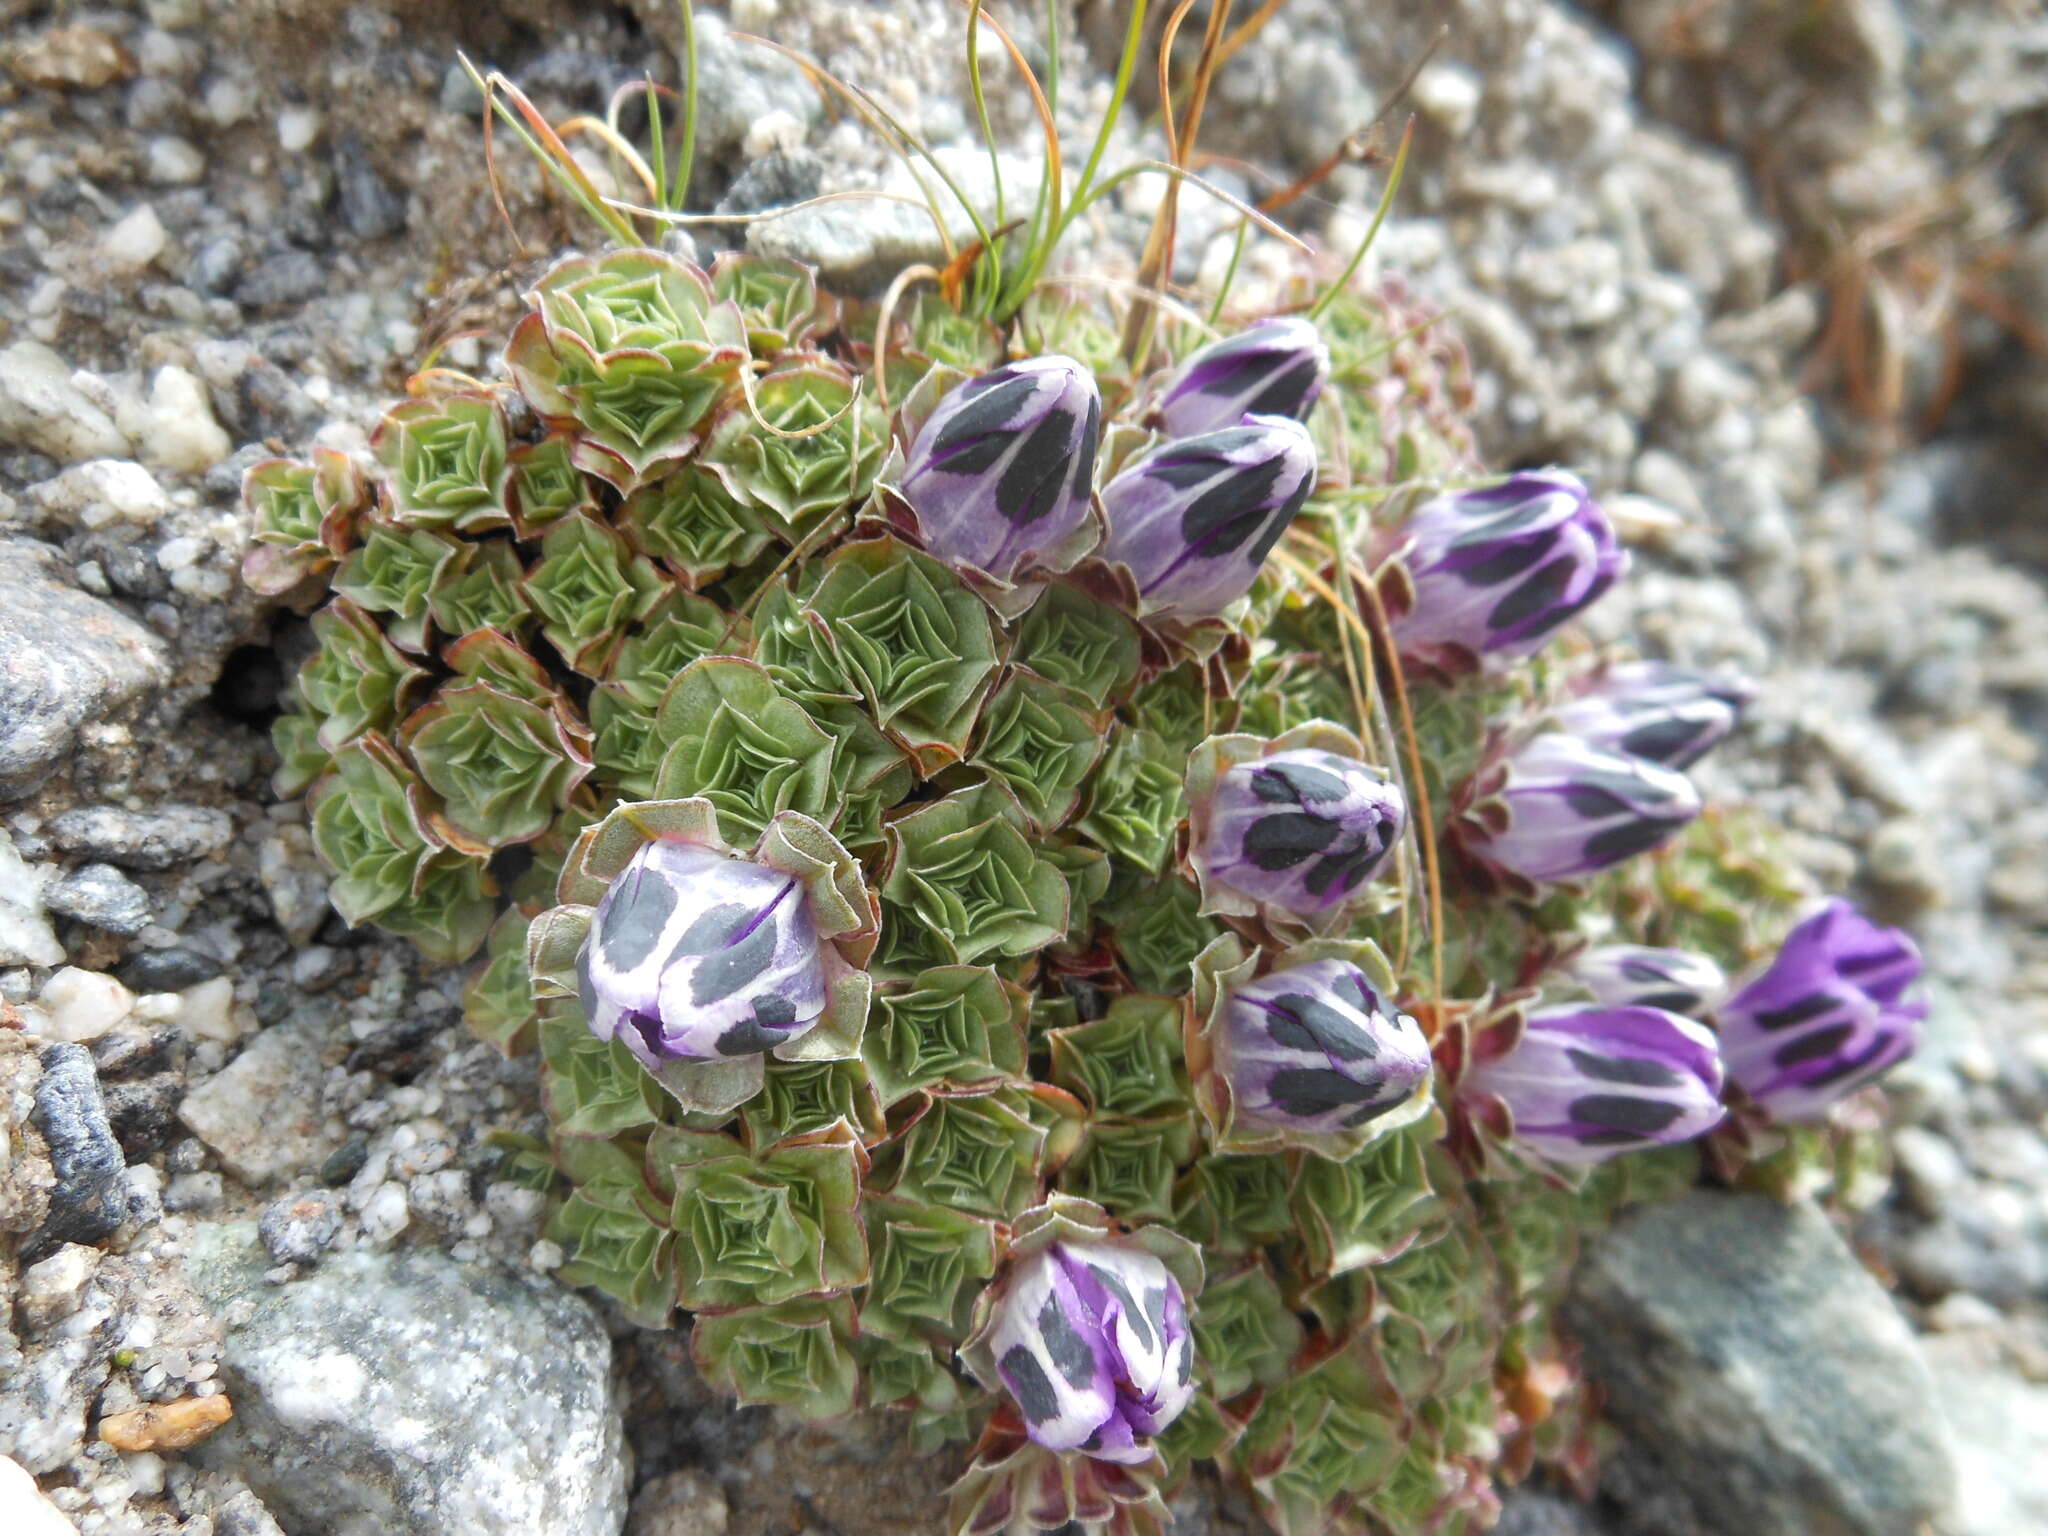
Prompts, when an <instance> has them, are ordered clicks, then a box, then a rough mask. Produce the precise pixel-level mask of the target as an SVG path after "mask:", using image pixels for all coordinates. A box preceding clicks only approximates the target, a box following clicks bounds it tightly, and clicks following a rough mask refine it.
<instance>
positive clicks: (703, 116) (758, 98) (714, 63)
mask: <svg viewBox="0 0 2048 1536" xmlns="http://www.w3.org/2000/svg"><path fill="white" fill-rule="evenodd" d="M697 110H698V116H697V153H698V154H699V155H700V156H723V155H728V154H731V153H732V152H733V151H735V150H737V149H738V148H739V145H740V141H741V140H742V139H744V138H746V136H747V130H748V129H749V128H751V127H753V126H754V124H755V123H757V122H759V121H760V120H761V119H762V118H764V117H766V116H767V115H768V114H769V113H771V112H787V113H789V114H790V116H792V117H794V118H795V119H796V120H797V121H798V122H800V123H814V122H816V121H817V120H818V116H819V114H820V112H821V111H822V110H823V105H822V103H821V102H820V101H819V99H818V92H817V91H816V89H815V88H813V86H812V85H811V82H810V81H809V79H807V78H806V77H805V75H804V72H803V71H802V70H801V69H799V68H797V66H796V65H795V64H793V63H791V62H790V61H789V60H788V59H785V58H783V57H782V56H781V55H780V54H777V53H771V52H770V51H769V50H768V49H766V48H762V47H760V46H759V45H757V44H749V43H741V42H736V41H735V40H734V39H733V38H732V36H731V35H730V33H729V32H728V31H727V29H726V27H725V25H724V23H723V22H722V21H720V20H719V19H718V18H717V17H714V16H699V17H698V18H697Z"/></svg>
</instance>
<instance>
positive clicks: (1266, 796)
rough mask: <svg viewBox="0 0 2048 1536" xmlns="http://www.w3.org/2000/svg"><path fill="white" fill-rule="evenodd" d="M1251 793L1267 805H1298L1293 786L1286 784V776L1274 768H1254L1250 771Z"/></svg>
mask: <svg viewBox="0 0 2048 1536" xmlns="http://www.w3.org/2000/svg"><path fill="white" fill-rule="evenodd" d="M1252 793H1253V794H1254V795H1255V796H1257V797H1258V798H1259V799H1261V800H1263V801H1265V802H1266V804H1268V805H1295V804H1299V803H1300V802H1299V800H1298V799H1297V798H1296V796H1295V793H1294V786H1293V785H1292V784H1290V783H1288V782H1287V778H1286V776H1285V775H1284V774H1282V773H1281V772H1280V771H1279V770H1278V769H1275V768H1255V769H1253V770H1252Z"/></svg>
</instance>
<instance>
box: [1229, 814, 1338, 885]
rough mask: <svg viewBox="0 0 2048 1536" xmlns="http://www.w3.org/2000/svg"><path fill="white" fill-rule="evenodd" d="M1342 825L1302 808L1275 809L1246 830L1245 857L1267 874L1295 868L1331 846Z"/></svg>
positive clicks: (1253, 865) (1254, 866)
mask: <svg viewBox="0 0 2048 1536" xmlns="http://www.w3.org/2000/svg"><path fill="white" fill-rule="evenodd" d="M1342 831H1343V828H1342V827H1340V826H1338V825H1337V823H1336V822H1334V821H1330V820H1327V819H1326V818H1324V817H1321V816H1310V815H1307V814H1306V813H1304V812H1302V811H1276V812H1275V813H1274V814H1273V815H1271V816H1261V817H1260V818H1259V819H1258V820H1257V821H1255V822H1253V823H1252V824H1251V825H1250V826H1249V827H1247V828H1245V833H1244V856H1245V857H1246V858H1247V859H1249V860H1250V861H1251V863H1252V867H1253V868H1255V869H1263V870H1265V871H1267V872H1268V873H1271V872H1273V871H1276V870H1282V869H1292V868H1293V867H1294V866H1295V865H1297V864H1299V863H1300V862H1301V861H1302V860H1304V859H1308V858H1313V857H1314V856H1315V855H1316V854H1319V853H1321V852H1322V851H1323V850H1324V849H1325V848H1327V847H1329V846H1330V843H1331V841H1332V840H1333V839H1335V838H1336V837H1337V835H1338V834H1339V833H1341V832H1342Z"/></svg>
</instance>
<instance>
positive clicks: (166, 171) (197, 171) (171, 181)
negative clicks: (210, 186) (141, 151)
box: [147, 134, 206, 187]
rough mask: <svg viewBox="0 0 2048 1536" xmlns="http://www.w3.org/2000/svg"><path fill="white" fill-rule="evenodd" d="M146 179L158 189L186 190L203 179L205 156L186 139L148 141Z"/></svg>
mask: <svg viewBox="0 0 2048 1536" xmlns="http://www.w3.org/2000/svg"><path fill="white" fill-rule="evenodd" d="M147 153H148V173H149V179H150V180H151V181H153V182H156V183H157V184H158V185H160V186H166V187H189V186H191V185H193V184H194V183H195V182H198V181H199V180H201V179H202V178H203V177H204V176H205V175H206V156H205V155H204V154H202V153H201V152H200V150H199V147H198V146H197V145H196V144H194V143H193V142H192V141H191V140H190V139H181V138H178V137H177V136H176V135H175V134H162V135H159V136H158V137H156V138H153V139H151V140H150V141H149V149H148V151H147Z"/></svg>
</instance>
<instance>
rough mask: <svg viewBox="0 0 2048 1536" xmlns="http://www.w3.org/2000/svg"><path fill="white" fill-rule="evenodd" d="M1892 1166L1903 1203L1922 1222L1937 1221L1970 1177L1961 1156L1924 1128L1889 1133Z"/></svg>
mask: <svg viewBox="0 0 2048 1536" xmlns="http://www.w3.org/2000/svg"><path fill="white" fill-rule="evenodd" d="M1892 1163H1893V1166H1894V1167H1895V1168H1897V1170H1898V1175H1899V1187H1900V1189H1901V1190H1903V1191H1904V1192H1905V1196H1906V1201H1907V1203H1908V1204H1909V1205H1910V1206H1911V1207H1912V1209H1913V1213H1914V1214H1915V1215H1916V1216H1919V1217H1921V1218H1922V1219H1923V1220H1926V1221H1937V1220H1939V1219H1940V1217H1941V1214H1942V1212H1943V1211H1944V1210H1945V1209H1947V1207H1948V1202H1949V1200H1950V1198H1951V1197H1952V1196H1953V1195H1954V1194H1955V1192H1956V1191H1957V1190H1958V1189H1960V1188H1961V1187H1962V1186H1963V1185H1964V1184H1965V1183H1966V1182H1968V1180H1969V1176H1970V1174H1969V1170H1968V1169H1967V1168H1965V1167H1964V1166H1963V1158H1962V1154H1961V1153H1959V1152H1958V1151H1956V1149H1955V1147H1954V1146H1953V1145H1951V1144H1950V1142H1949V1141H1948V1140H1947V1139H1946V1138H1945V1137H1942V1136H1937V1135H1936V1134H1935V1133H1934V1132H1933V1131H1930V1130H1928V1129H1927V1128H1926V1127H1924V1126H1918V1125H1904V1126H1900V1127H1899V1128H1898V1130H1896V1131H1894V1132H1893V1133H1892Z"/></svg>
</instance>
